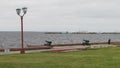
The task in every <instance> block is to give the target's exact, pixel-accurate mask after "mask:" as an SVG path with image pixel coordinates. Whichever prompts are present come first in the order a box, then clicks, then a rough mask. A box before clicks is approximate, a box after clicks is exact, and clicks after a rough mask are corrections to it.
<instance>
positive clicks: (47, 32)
mask: <svg viewBox="0 0 120 68" xmlns="http://www.w3.org/2000/svg"><path fill="white" fill-rule="evenodd" d="M0 32H21V31H0ZM24 32H25V33H26V32H35V33H44V34H120V32H49V31H46V32H44V31H24Z"/></svg>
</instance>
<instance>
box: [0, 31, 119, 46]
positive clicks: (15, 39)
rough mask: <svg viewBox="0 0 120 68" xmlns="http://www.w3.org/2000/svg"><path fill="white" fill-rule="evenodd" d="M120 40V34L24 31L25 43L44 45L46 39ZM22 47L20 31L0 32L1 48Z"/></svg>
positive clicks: (55, 41)
mask: <svg viewBox="0 0 120 68" xmlns="http://www.w3.org/2000/svg"><path fill="white" fill-rule="evenodd" d="M109 38H110V39H111V41H120V34H44V33H41V32H24V44H25V47H26V45H27V44H35V45H44V44H45V40H48V41H52V44H74V43H81V42H82V41H83V40H84V39H85V40H90V42H107V41H108V39H109ZM16 47H21V36H20V32H0V48H16Z"/></svg>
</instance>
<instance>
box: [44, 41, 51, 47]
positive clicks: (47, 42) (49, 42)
mask: <svg viewBox="0 0 120 68" xmlns="http://www.w3.org/2000/svg"><path fill="white" fill-rule="evenodd" d="M45 42H46V43H45V44H44V45H47V46H51V44H52V41H47V40H46V41H45Z"/></svg>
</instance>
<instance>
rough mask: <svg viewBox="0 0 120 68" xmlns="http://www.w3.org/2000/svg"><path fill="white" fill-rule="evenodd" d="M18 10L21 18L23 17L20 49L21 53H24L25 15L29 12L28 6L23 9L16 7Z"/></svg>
mask: <svg viewBox="0 0 120 68" xmlns="http://www.w3.org/2000/svg"><path fill="white" fill-rule="evenodd" d="M21 11H22V12H21ZM16 12H17V14H18V15H19V16H20V19H21V50H20V53H21V54H24V53H25V49H24V32H23V17H24V15H25V14H26V13H27V8H26V7H23V8H22V9H20V8H18V9H16Z"/></svg>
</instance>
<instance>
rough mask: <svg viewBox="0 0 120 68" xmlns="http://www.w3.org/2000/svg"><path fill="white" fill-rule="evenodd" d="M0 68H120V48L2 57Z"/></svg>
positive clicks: (0, 57)
mask: <svg viewBox="0 0 120 68" xmlns="http://www.w3.org/2000/svg"><path fill="white" fill-rule="evenodd" d="M0 68H120V47H109V48H102V49H98V50H84V51H78V52H67V53H50V52H42V53H29V54H14V55H1V56H0Z"/></svg>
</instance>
